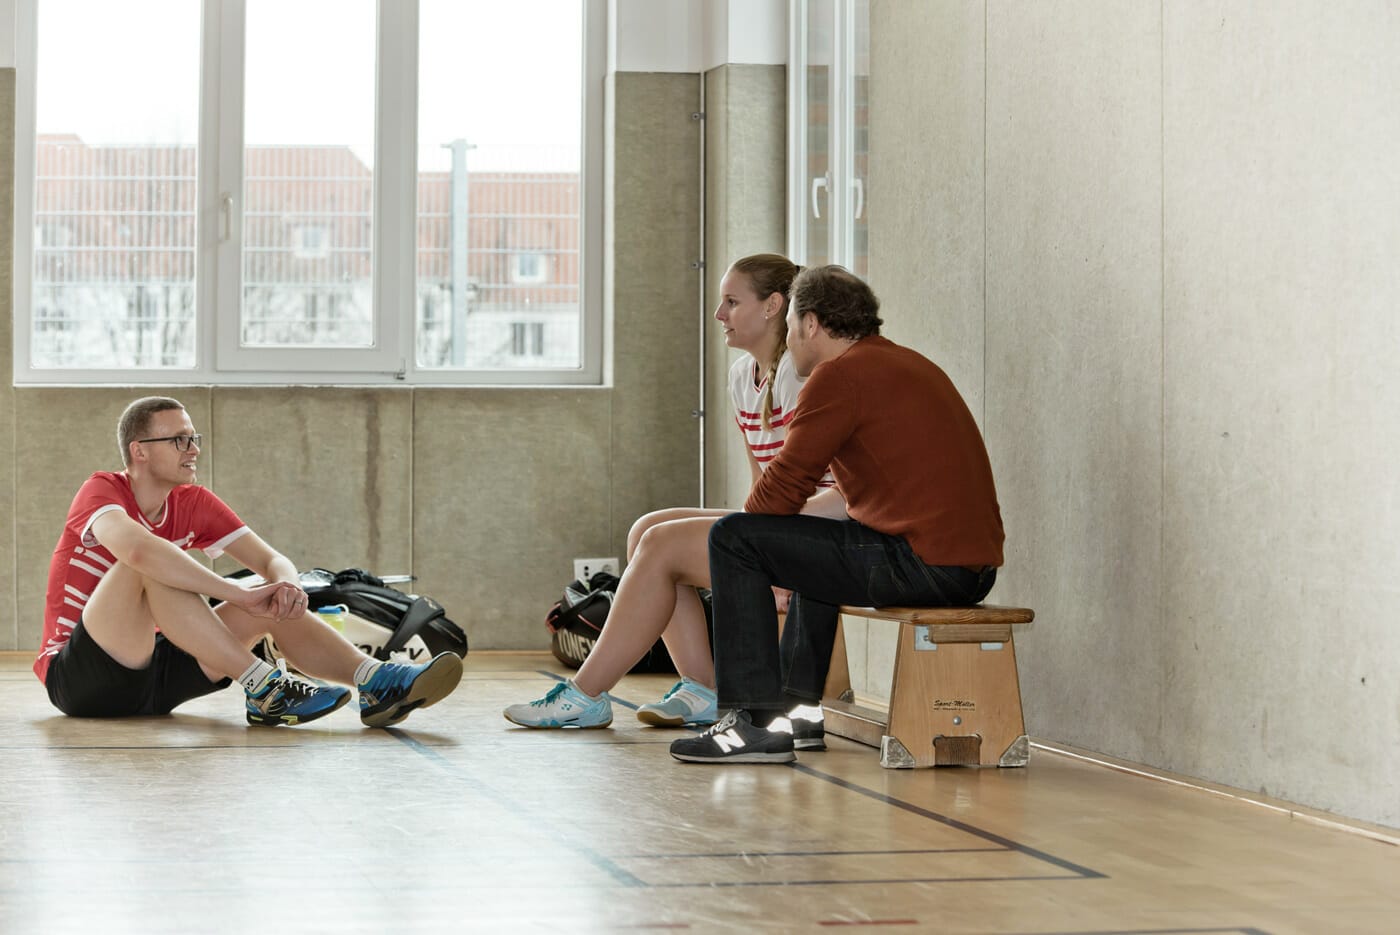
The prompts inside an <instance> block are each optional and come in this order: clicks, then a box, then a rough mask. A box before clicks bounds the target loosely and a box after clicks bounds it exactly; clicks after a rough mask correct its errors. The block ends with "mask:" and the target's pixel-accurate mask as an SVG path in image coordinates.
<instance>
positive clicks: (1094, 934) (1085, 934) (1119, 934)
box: [1025, 926, 1269, 935]
mask: <svg viewBox="0 0 1400 935" xmlns="http://www.w3.org/2000/svg"><path fill="white" fill-rule="evenodd" d="M1212 933H1214V935H1269V933H1268V932H1266V931H1265V930H1264V929H1258V928H1253V927H1249V926H1246V927H1234V928H1223V929H1085V930H1084V931H1076V932H1027V933H1025V935H1212Z"/></svg>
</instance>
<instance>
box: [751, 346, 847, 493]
mask: <svg viewBox="0 0 1400 935" xmlns="http://www.w3.org/2000/svg"><path fill="white" fill-rule="evenodd" d="M756 369H757V364H756V363H755V362H754V359H753V357H752V355H749V354H744V355H743V356H741V357H740V358H739V359H738V360H736V361H735V362H734V365H733V366H732V367H730V368H729V400H730V402H732V403H733V404H734V421H735V422H737V423H738V424H739V431H740V432H743V433H744V439H745V440H746V441H747V442H748V443H749V451H751V452H753V457H754V460H755V461H757V462H758V466H759V467H760V468H765V467H767V466H768V462H769V461H772V460H773V459H774V458H776V457H777V456H778V452H779V451H780V450H781V449H782V447H783V439H784V438H785V437H786V436H787V424H788V423H789V422H791V421H792V414H793V411H794V410H795V409H796V408H797V393H798V391H799V390H801V389H802V384H803V382H804V381H803V380H802V379H801V378H799V377H798V376H797V371H796V370H794V369H793V366H792V355H791V354H789V353H788V352H787V351H784V352H783V357H782V359H781V360H779V361H778V372H777V375H776V377H775V379H774V381H773V414H772V416H771V417H770V418H769V420H768V424H769V428H767V429H765V428H764V427H763V397H764V396H765V395H766V394H767V391H768V375H767V374H766V373H755V370H756ZM817 486H818V487H823V488H825V487H835V486H836V480H835V479H834V478H833V477H832V476H831V472H830V471H827V472H826V476H824V477H823V478H822V479H821V481H820V482H819V483H818V485H817Z"/></svg>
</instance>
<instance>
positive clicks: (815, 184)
mask: <svg viewBox="0 0 1400 935" xmlns="http://www.w3.org/2000/svg"><path fill="white" fill-rule="evenodd" d="M826 179H827V177H826V176H825V175H820V176H816V177H814V178H813V179H812V217H814V218H820V217H821V216H822V210H821V208H819V207H818V206H817V192H819V191H820V190H822V189H823V188H826Z"/></svg>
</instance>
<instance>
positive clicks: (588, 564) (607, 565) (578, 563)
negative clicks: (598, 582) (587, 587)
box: [574, 558, 618, 584]
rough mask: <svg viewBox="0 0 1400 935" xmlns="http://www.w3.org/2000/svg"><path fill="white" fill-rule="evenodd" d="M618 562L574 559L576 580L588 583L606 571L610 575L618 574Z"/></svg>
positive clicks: (603, 559) (597, 559) (609, 559)
mask: <svg viewBox="0 0 1400 935" xmlns="http://www.w3.org/2000/svg"><path fill="white" fill-rule="evenodd" d="M617 569H618V561H617V559H615V558H576V559H574V579H575V580H577V581H582V582H583V583H584V584H587V583H588V579H589V578H592V577H593V576H594V575H596V574H597V573H598V572H600V571H606V572H607V573H608V574H610V575H615V574H617V573H618V571H617Z"/></svg>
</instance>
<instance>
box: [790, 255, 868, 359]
mask: <svg viewBox="0 0 1400 935" xmlns="http://www.w3.org/2000/svg"><path fill="white" fill-rule="evenodd" d="M792 304H793V305H794V306H795V307H796V308H797V314H799V315H808V314H811V315H815V316H817V324H819V325H821V326H822V328H823V329H824V330H825V331H826V332H827V333H828V334H830V335H831V336H832V337H834V338H849V339H851V340H853V341H859V340H860V339H861V338H868V337H870V336H871V335H877V334H879V333H880V326H881V325H882V324H884V322H882V321H881V320H880V316H879V315H878V314H876V313H877V312H879V311H880V300H879V299H877V298H875V293H874V292H872V291H871V289H870V287H869V286H868V285H866V284H865V280H863V279H861V278H860V277H859V276H857V275H855V274H854V273H852V272H851V271H850V270H848V269H846V268H845V267H844V266H836V265H834V264H833V265H829V266H813V267H810V268H808V269H804V270H803V271H802V272H800V273H798V274H797V278H795V279H794V280H793V281H792Z"/></svg>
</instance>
